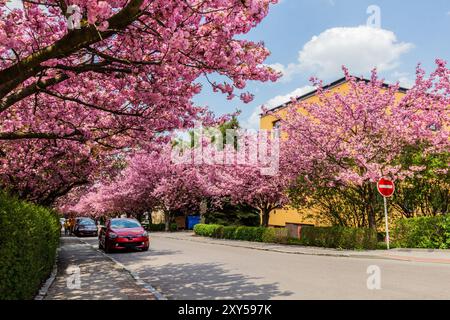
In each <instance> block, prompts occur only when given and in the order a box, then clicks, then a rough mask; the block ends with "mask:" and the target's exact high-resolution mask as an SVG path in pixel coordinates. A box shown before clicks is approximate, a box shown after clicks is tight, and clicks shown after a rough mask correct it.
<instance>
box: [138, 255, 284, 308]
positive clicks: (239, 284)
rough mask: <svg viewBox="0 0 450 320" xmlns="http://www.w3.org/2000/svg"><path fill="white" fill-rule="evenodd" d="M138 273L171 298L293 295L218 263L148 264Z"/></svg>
mask: <svg viewBox="0 0 450 320" xmlns="http://www.w3.org/2000/svg"><path fill="white" fill-rule="evenodd" d="M138 272H139V274H140V276H141V277H142V278H143V279H144V280H145V281H148V282H149V283H151V284H152V285H153V286H155V287H158V288H160V289H161V290H162V292H163V293H164V294H165V295H166V296H167V297H168V298H169V299H194V300H198V299H249V300H254V299H261V300H266V299H270V298H273V297H287V296H290V295H292V294H293V293H292V292H290V291H281V290H279V289H278V284H277V283H266V284H258V283H255V281H257V280H258V279H259V278H257V277H248V276H245V275H242V274H237V273H232V272H230V271H228V270H226V269H224V268H222V266H221V265H220V264H215V263H206V264H205V263H202V264H193V263H187V264H166V265H163V266H147V267H145V268H142V269H139V270H138Z"/></svg>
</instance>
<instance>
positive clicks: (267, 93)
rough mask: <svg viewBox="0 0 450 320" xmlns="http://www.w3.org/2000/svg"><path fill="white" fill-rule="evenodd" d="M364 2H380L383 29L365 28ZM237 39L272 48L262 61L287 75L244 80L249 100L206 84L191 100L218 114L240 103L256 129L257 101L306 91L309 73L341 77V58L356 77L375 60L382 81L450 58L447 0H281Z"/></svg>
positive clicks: (405, 81) (407, 81) (409, 79)
mask: <svg viewBox="0 0 450 320" xmlns="http://www.w3.org/2000/svg"><path fill="white" fill-rule="evenodd" d="M370 5H376V6H378V7H379V8H380V18H381V28H375V27H370V28H369V27H367V20H368V18H369V16H371V14H368V13H367V8H368V7H369V6H370ZM243 38H247V39H251V40H257V41H258V40H262V41H264V42H265V45H266V47H267V48H268V49H269V50H270V51H271V53H272V54H271V56H270V57H269V58H268V59H267V61H266V63H267V64H269V65H273V66H274V67H276V68H277V69H279V70H281V71H283V72H284V74H285V76H284V77H283V78H282V79H281V80H279V81H278V82H277V83H257V82H250V83H249V86H248V90H249V91H250V92H252V93H254V94H255V99H254V101H253V102H252V103H250V104H243V103H241V102H240V101H239V100H238V99H234V100H232V101H228V100H226V97H225V95H222V94H219V93H213V92H212V91H211V90H210V87H208V85H206V84H205V86H204V89H203V91H202V93H201V94H200V95H198V96H197V97H196V98H195V102H196V103H197V104H200V105H208V106H209V107H210V109H211V110H213V111H214V112H215V113H216V114H218V115H219V114H224V113H229V112H233V111H234V110H236V109H240V110H242V114H241V116H240V117H239V120H240V122H241V125H243V126H244V127H252V128H257V127H258V123H259V121H258V114H259V107H260V105H261V104H265V105H267V106H269V107H273V106H276V105H277V104H280V103H283V102H285V101H287V100H289V98H288V97H289V96H291V95H294V96H295V95H300V94H302V93H304V92H307V91H308V90H309V89H310V87H309V86H308V85H309V84H310V83H309V78H310V77H311V76H313V75H314V76H318V77H319V78H321V79H323V80H324V82H325V83H327V82H332V81H334V80H336V79H338V78H340V77H342V72H341V70H340V67H341V65H342V64H345V65H347V66H348V67H349V68H350V71H351V73H353V74H355V75H358V76H359V75H364V76H367V75H368V74H369V73H370V72H369V71H370V70H371V69H372V68H373V67H375V66H377V67H378V69H379V70H380V74H381V75H382V76H383V77H384V78H385V79H386V80H387V81H390V82H396V81H400V83H401V84H402V85H404V86H410V85H411V83H413V80H414V77H415V67H416V65H417V63H418V62H421V63H422V64H423V66H424V67H425V68H426V69H427V70H428V71H430V70H432V68H433V66H434V60H435V59H436V58H442V59H444V60H447V61H449V63H450V41H449V39H450V1H448V0H433V1H425V0H413V1H408V0H385V1H381V0H378V1H374V0H372V1H365V0H282V1H281V2H280V3H278V4H276V5H274V6H272V7H271V10H270V13H269V15H268V16H267V18H266V19H265V20H264V21H263V22H262V23H261V24H260V25H258V27H256V28H255V29H254V30H252V31H251V32H250V33H249V34H246V35H244V36H243ZM202 83H203V82H202Z"/></svg>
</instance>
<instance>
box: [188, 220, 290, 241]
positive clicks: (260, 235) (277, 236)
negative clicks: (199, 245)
mask: <svg viewBox="0 0 450 320" xmlns="http://www.w3.org/2000/svg"><path fill="white" fill-rule="evenodd" d="M194 232H195V234H196V235H199V236H204V237H211V238H219V239H231V240H245V241H255V242H275V243H287V240H288V234H287V230H285V229H273V228H263V227H235V226H227V227H224V226H221V225H218V224H197V225H196V226H195V227H194Z"/></svg>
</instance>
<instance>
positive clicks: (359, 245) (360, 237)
mask: <svg viewBox="0 0 450 320" xmlns="http://www.w3.org/2000/svg"><path fill="white" fill-rule="evenodd" d="M194 232H195V234H197V235H199V236H204V237H212V238H219V239H232V240H246V241H256V242H267V243H283V244H287V243H289V244H299V245H307V246H317V247H327V248H342V249H376V248H377V244H378V241H377V233H376V232H375V231H372V230H370V229H363V228H345V227H303V228H302V231H301V239H292V238H289V234H288V231H287V229H285V228H263V227H224V226H221V225H217V224H197V225H196V226H195V227H194Z"/></svg>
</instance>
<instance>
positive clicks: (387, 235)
mask: <svg viewBox="0 0 450 320" xmlns="http://www.w3.org/2000/svg"><path fill="white" fill-rule="evenodd" d="M383 199H384V220H385V224H386V245H387V249H388V250H389V223H388V211H387V200H386V197H383Z"/></svg>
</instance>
